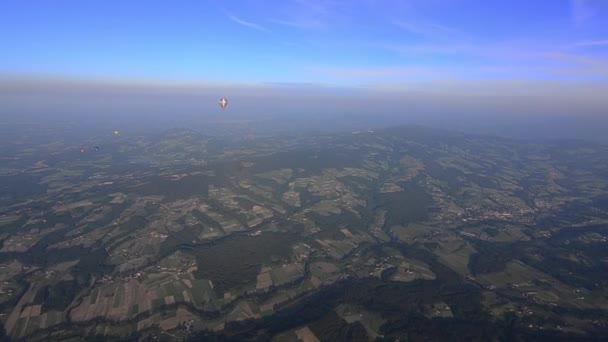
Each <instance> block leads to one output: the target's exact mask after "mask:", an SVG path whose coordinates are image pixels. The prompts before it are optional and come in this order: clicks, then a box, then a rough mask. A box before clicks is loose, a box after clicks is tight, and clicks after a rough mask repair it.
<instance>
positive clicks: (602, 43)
mask: <svg viewBox="0 0 608 342" xmlns="http://www.w3.org/2000/svg"><path fill="white" fill-rule="evenodd" d="M574 46H608V40H592V41H585V42H578V43H576V44H574Z"/></svg>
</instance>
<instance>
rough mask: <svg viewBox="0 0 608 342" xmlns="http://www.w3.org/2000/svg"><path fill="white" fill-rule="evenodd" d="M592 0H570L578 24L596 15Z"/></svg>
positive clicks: (571, 11)
mask: <svg viewBox="0 0 608 342" xmlns="http://www.w3.org/2000/svg"><path fill="white" fill-rule="evenodd" d="M591 3H592V1H591V0H570V13H571V16H572V20H573V21H574V23H575V24H576V25H581V24H583V23H584V22H586V21H587V20H589V19H591V18H592V17H593V16H594V15H595V10H594V8H593V6H592V4H591Z"/></svg>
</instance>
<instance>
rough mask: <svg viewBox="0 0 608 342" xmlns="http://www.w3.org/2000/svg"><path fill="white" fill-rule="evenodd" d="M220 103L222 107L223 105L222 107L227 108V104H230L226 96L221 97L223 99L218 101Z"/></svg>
mask: <svg viewBox="0 0 608 342" xmlns="http://www.w3.org/2000/svg"><path fill="white" fill-rule="evenodd" d="M218 103H219V105H220V107H222V109H224V108H226V106H227V105H228V100H226V99H225V98H223V97H222V98H221V99H220V100H219V101H218Z"/></svg>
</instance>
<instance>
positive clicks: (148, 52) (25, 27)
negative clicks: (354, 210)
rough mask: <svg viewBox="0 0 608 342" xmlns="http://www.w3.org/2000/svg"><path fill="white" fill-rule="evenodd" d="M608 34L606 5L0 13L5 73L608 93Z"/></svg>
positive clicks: (366, 0)
mask: <svg viewBox="0 0 608 342" xmlns="http://www.w3.org/2000/svg"><path fill="white" fill-rule="evenodd" d="M607 23H608V1H606V0H570V1H568V0H508V1H507V0H496V1H494V0H483V1H482V0H478V1H473V0H443V1H442V0H386V1H381V0H332V1H330V0H280V1H277V0H269V1H261V0H260V1H257V0H243V1H212V0H198V1H179V0H176V1H151V0H150V1H112V0H105V1H94V0H91V1H83V0H69V1H68V0H40V1H23V0H3V1H1V2H0V46H2V49H1V50H2V52H1V53H0V74H9V75H52V76H54V77H88V78H119V79H121V78H124V79H148V80H185V81H209V82H227V83H235V82H236V83H264V82H277V83H315V84H329V85H353V86H376V87H388V88H391V87H397V86H405V87H406V86H408V85H411V84H413V83H424V82H436V81H441V82H456V83H458V82H472V81H479V80H483V81H495V80H508V81H594V82H600V83H603V82H606V81H607V80H608V24H607Z"/></svg>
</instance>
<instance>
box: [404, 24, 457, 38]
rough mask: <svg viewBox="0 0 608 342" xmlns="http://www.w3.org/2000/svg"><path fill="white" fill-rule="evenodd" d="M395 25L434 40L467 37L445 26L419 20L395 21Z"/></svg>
mask: <svg viewBox="0 0 608 342" xmlns="http://www.w3.org/2000/svg"><path fill="white" fill-rule="evenodd" d="M393 25H395V26H397V27H398V28H400V29H402V30H405V31H407V32H409V33H413V34H415V35H420V36H424V37H426V38H434V39H455V38H458V39H464V38H466V35H465V34H464V33H463V32H462V31H460V30H457V29H455V28H452V27H448V26H445V25H441V24H437V23H432V22H427V21H419V20H394V21H393Z"/></svg>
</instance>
